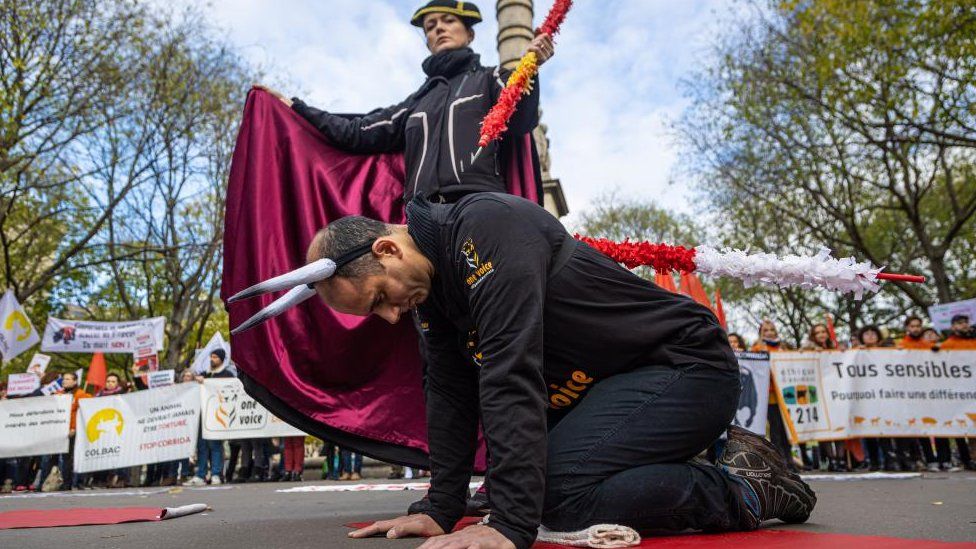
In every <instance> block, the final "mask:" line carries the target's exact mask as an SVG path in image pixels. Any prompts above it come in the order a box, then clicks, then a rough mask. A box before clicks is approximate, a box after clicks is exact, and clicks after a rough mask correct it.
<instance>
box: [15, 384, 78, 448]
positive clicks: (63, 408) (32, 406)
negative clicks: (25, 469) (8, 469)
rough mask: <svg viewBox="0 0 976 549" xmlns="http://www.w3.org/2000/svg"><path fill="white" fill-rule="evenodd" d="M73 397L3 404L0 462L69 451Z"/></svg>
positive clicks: (37, 398)
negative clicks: (3, 459) (7, 459)
mask: <svg viewBox="0 0 976 549" xmlns="http://www.w3.org/2000/svg"><path fill="white" fill-rule="evenodd" d="M71 399H72V397H71V395H55V396H43V397H30V398H15V399H8V400H0V432H2V433H3V436H0V458H9V457H19V456H42V455H48V454H63V453H65V452H67V451H68V430H69V428H70V425H71Z"/></svg>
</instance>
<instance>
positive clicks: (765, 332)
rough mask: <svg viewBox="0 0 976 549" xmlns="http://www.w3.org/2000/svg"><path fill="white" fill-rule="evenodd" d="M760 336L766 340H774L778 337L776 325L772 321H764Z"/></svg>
mask: <svg viewBox="0 0 976 549" xmlns="http://www.w3.org/2000/svg"><path fill="white" fill-rule="evenodd" d="M762 338H763V339H765V340H766V341H776V340H777V339H779V333H778V332H777V331H776V325H775V324H773V323H772V322H764V323H763V326H762Z"/></svg>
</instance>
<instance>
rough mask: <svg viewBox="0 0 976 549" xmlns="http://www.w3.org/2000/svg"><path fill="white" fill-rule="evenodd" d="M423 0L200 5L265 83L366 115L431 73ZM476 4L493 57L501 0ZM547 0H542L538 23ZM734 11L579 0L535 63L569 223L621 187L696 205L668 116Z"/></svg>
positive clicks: (699, 0)
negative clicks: (544, 58) (421, 24)
mask: <svg viewBox="0 0 976 549" xmlns="http://www.w3.org/2000/svg"><path fill="white" fill-rule="evenodd" d="M421 3H422V0H328V1H322V0H318V1H316V0H277V1H269V0H211V1H210V2H208V4H207V6H206V7H205V8H203V9H204V10H205V12H206V13H207V14H208V15H209V17H210V19H211V20H212V21H213V23H214V24H216V25H217V26H219V27H221V28H222V29H224V31H225V32H226V35H227V37H228V38H229V40H230V41H231V42H232V43H233V44H234V45H235V46H236V47H237V48H238V49H239V51H241V52H242V53H243V55H244V56H245V57H246V58H247V59H248V60H250V61H252V62H254V63H256V64H258V65H260V66H261V67H263V68H264V70H265V72H266V74H267V75H268V76H267V78H266V79H265V82H264V83H266V84H268V85H271V86H272V87H275V88H277V89H279V90H280V91H282V92H283V93H285V94H286V95H297V96H300V97H302V98H303V99H305V100H306V101H307V102H309V103H310V104H312V105H315V106H318V107H320V108H324V109H328V110H333V111H335V112H364V111H367V110H371V109H373V108H375V107H378V106H386V105H389V104H392V103H395V102H398V101H400V100H402V99H403V98H404V97H406V96H407V95H408V94H409V93H410V92H412V91H413V90H414V89H416V88H417V87H418V86H419V85H420V83H421V82H422V81H423V73H422V71H421V70H420V63H421V61H423V59H424V57H426V55H427V51H426V49H425V47H424V43H423V38H422V36H421V33H420V31H419V30H418V29H416V28H414V27H412V26H410V25H409V23H408V21H409V17H410V14H411V13H412V12H413V10H414V9H416V7H417V6H418V5H419V4H421ZM478 5H479V7H480V8H481V11H482V13H483V14H484V15H485V16H486V17H485V21H484V22H483V23H481V24H479V25H478V26H477V27H475V30H476V31H477V36H476V39H475V44H474V48H475V50H476V51H477V52H478V53H480V54H481V55H482V63H483V64H486V65H494V64H496V63H497V61H498V56H497V53H496V52H495V44H494V39H495V35H496V32H497V24H496V22H495V19H494V11H495V10H494V3H493V2H488V1H482V2H478ZM550 5H551V4H550V3H549V2H548V1H545V2H536V5H535V10H536V15H535V22H534V23H535V25H538V24H539V23H540V22H541V20H542V18H543V17H544V13H545V11H546V10H548V9H549V6H550ZM735 8H736V6H735V5H734V4H733V3H732V2H731V1H730V0H726V1H717V0H712V1H709V0H680V1H679V0H609V1H607V0H577V2H576V3H575V6H574V8H573V10H572V11H571V12H570V14H569V16H568V17H567V20H566V22H565V24H564V25H563V32H562V34H561V35H560V37H559V38H558V42H557V50H556V56H555V57H554V58H553V59H552V60H550V61H549V62H548V63H547V64H546V65H545V66H543V67H542V71H541V82H542V109H543V122H544V123H545V124H547V125H548V126H549V137H550V142H551V152H552V157H553V166H552V173H553V175H554V176H555V177H558V178H559V179H560V180H561V181H562V184H563V190H564V192H565V193H566V197H567V201H568V203H569V207H570V210H571V211H572V213H571V215H570V216H569V218H568V219H567V220H566V221H568V222H569V224H572V223H573V218H574V217H573V214H578V213H579V212H581V211H583V210H585V209H586V208H587V207H588V206H589V205H590V204H591V203H592V201H593V200H594V199H596V198H597V197H598V196H600V195H601V194H603V193H606V192H609V191H614V190H615V191H617V193H618V194H619V195H621V196H628V197H637V198H642V199H651V200H655V201H656V202H657V203H658V204H660V205H662V206H665V207H668V208H673V209H676V210H680V211H685V212H692V211H694V207H693V205H692V204H691V203H690V197H691V193H689V192H688V190H687V189H686V186H685V185H684V184H683V182H682V181H681V180H680V178H674V177H673V176H674V173H673V165H674V162H675V158H676V156H677V151H676V150H675V148H674V146H673V138H672V137H671V136H670V134H669V131H668V129H667V128H668V123H669V121H671V120H674V119H675V118H677V117H678V116H679V115H680V113H681V111H682V110H683V109H684V108H685V106H686V104H687V102H686V100H685V99H684V98H683V96H682V93H681V89H680V85H679V82H680V81H681V79H682V78H686V77H687V76H688V75H689V72H690V71H691V70H693V69H695V68H696V67H698V66H700V65H701V64H702V63H703V62H704V61H705V60H706V59H707V55H708V49H709V45H710V43H711V40H712V39H713V38H714V37H715V36H716V34H717V33H718V32H719V31H720V30H721V24H722V21H727V20H728V16H729V14H730V10H732V9H735ZM739 8H740V9H741V5H740V6H739ZM672 179H675V181H674V182H673V183H670V181H671V180H672Z"/></svg>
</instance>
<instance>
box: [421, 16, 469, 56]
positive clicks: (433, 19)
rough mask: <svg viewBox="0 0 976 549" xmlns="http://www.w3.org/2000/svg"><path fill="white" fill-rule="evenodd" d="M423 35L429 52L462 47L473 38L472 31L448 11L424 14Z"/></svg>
mask: <svg viewBox="0 0 976 549" xmlns="http://www.w3.org/2000/svg"><path fill="white" fill-rule="evenodd" d="M424 35H425V36H426V37H427V49H428V50H430V53H440V52H442V51H446V50H456V49H458V48H463V47H465V46H467V45H468V44H470V43H471V41H472V40H474V31H473V30H471V29H469V28H467V27H465V26H464V23H463V22H462V21H461V20H460V19H459V18H458V17H457V16H456V15H452V14H450V13H431V14H429V15H426V16H424Z"/></svg>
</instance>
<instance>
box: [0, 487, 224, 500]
mask: <svg viewBox="0 0 976 549" xmlns="http://www.w3.org/2000/svg"><path fill="white" fill-rule="evenodd" d="M231 489H233V487H232V486H206V487H199V488H188V487H187V488H183V487H181V488H180V491H191V492H203V491H213V490H231ZM171 491H172V493H174V494H178V493H180V492H179V491H173V488H159V489H154V490H99V491H87V490H86V491H78V490H72V491H70V492H41V493H36V492H31V493H23V494H20V493H18V494H4V495H2V496H0V501H4V500H8V499H41V498H97V497H108V496H154V495H157V494H166V493H170V492H171Z"/></svg>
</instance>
